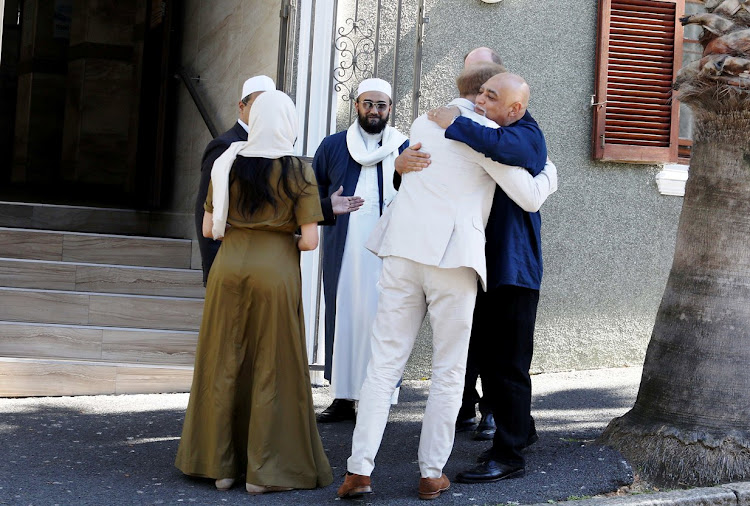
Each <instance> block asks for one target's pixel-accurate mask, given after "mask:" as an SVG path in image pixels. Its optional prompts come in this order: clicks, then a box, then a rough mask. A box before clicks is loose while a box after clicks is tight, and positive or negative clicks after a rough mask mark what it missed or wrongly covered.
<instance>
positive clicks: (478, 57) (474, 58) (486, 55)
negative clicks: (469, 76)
mask: <svg viewBox="0 0 750 506" xmlns="http://www.w3.org/2000/svg"><path fill="white" fill-rule="evenodd" d="M482 62H484V63H496V64H498V65H502V64H503V60H502V58H500V55H499V54H497V53H496V52H495V51H493V50H492V49H490V48H488V47H478V48H476V49H472V50H471V51H469V52H468V53H467V54H466V56H464V68H467V67H469V66H471V65H474V64H476V63H482Z"/></svg>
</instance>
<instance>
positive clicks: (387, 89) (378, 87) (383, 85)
mask: <svg viewBox="0 0 750 506" xmlns="http://www.w3.org/2000/svg"><path fill="white" fill-rule="evenodd" d="M366 91H379V92H380V93H385V94H386V95H388V98H392V96H391V85H390V84H389V83H388V81H383V80H382V79H378V78H377V77H373V78H370V79H365V80H364V81H362V82H361V83H359V88H357V97H359V96H360V95H361V94H362V93H365V92H366Z"/></svg>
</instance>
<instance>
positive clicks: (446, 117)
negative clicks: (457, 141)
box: [427, 105, 461, 128]
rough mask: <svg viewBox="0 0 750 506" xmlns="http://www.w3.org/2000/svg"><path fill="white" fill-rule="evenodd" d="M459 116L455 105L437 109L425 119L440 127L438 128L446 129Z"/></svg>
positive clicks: (459, 113) (459, 112)
mask: <svg viewBox="0 0 750 506" xmlns="http://www.w3.org/2000/svg"><path fill="white" fill-rule="evenodd" d="M459 116H461V110H460V109H459V108H458V107H456V106H455V105H452V106H443V107H438V108H437V109H433V110H431V111H430V112H428V113H427V119H429V120H430V121H434V122H435V123H437V124H438V125H440V128H448V127H449V126H451V123H453V120H455V119H456V118H458V117H459Z"/></svg>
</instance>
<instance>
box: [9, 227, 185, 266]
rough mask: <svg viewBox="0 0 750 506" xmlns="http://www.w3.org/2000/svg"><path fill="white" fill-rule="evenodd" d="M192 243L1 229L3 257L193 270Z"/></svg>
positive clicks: (173, 240)
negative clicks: (191, 268) (191, 266)
mask: <svg viewBox="0 0 750 506" xmlns="http://www.w3.org/2000/svg"><path fill="white" fill-rule="evenodd" d="M192 253H193V252H192V241H190V240H188V239H166V238H159V237H139V236H124V235H111V234H85V233H78V232H58V231H51V230H31V229H23V228H2V227H0V257H4V258H22V259H27V260H48V261H60V262H86V263H95V264H112V265H137V266H141V267H170V268H177V269H189V268H190V265H191V257H192Z"/></svg>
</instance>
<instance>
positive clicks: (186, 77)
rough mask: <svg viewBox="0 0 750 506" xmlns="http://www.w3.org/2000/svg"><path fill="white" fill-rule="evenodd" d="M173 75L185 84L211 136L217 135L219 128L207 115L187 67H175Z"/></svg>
mask: <svg viewBox="0 0 750 506" xmlns="http://www.w3.org/2000/svg"><path fill="white" fill-rule="evenodd" d="M175 77H178V78H180V79H181V80H182V82H183V83H184V84H185V88H187V90H188V93H190V98H192V99H193V103H194V104H195V106H196V107H197V108H198V112H199V113H200V114H201V117H202V118H203V122H204V123H205V124H206V127H208V131H209V132H211V136H212V137H213V138H216V137H218V136H219V130H218V129H217V128H216V125H215V124H214V122H213V120H212V119H211V116H209V114H208V109H206V106H205V105H204V104H203V99H202V98H201V96H200V94H199V93H198V89H197V88H196V87H195V85H194V84H193V79H194V78H193V77H190V74H189V73H188V71H187V68H186V67H180V68H179V69H177V72H176V73H175Z"/></svg>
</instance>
